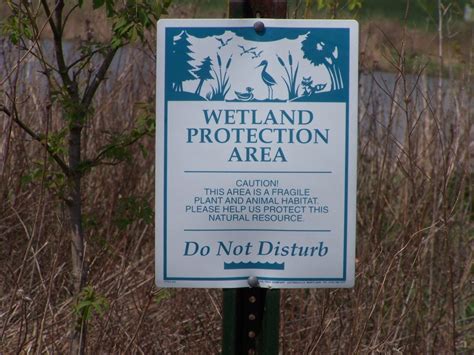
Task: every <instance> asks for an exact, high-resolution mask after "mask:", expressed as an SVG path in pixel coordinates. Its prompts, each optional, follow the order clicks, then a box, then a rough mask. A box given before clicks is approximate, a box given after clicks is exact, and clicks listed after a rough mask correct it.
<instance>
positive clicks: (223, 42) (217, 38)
mask: <svg viewBox="0 0 474 355" xmlns="http://www.w3.org/2000/svg"><path fill="white" fill-rule="evenodd" d="M232 38H234V37H230V38H228V39H226V40H225V41H224V40H223V39H222V38H219V37H216V40H218V41H219V43H220V44H221V45H220V46H219V47H218V49H221V48H222V47H225V46H227V45H228V44H229V42H230V41H232Z"/></svg>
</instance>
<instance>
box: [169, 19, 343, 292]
mask: <svg viewBox="0 0 474 355" xmlns="http://www.w3.org/2000/svg"><path fill="white" fill-rule="evenodd" d="M177 29H178V30H191V29H193V30H198V31H204V32H205V31H206V30H207V31H210V30H214V31H215V30H216V29H218V30H219V28H216V27H209V28H204V27H186V28H183V27H167V28H166V29H165V43H166V44H165V46H166V50H165V55H166V58H165V66H166V64H167V63H168V60H167V59H168V57H169V53H170V51H169V48H168V46H169V43H172V40H173V38H172V36H173V35H175V33H174V32H171V31H176V30H177ZM227 29H229V28H224V29H223V30H224V31H225V30H227ZM231 29H232V30H246V29H248V28H238V27H231ZM291 29H292V30H300V31H301V30H308V28H291ZM313 29H315V28H313ZM321 29H324V30H339V31H341V30H342V31H344V32H345V33H344V34H345V35H346V36H347V57H348V61H347V72H346V75H345V77H346V78H347V81H346V82H347V86H346V88H345V90H344V91H345V94H344V99H345V100H344V101H342V102H345V103H346V131H345V143H346V144H345V162H344V168H345V178H344V246H343V276H342V277H340V278H337V277H332V278H331V277H326V278H282V277H265V276H260V275H259V276H258V278H259V279H260V280H267V281H309V282H312V281H314V282H318V281H319V282H323V283H324V282H344V281H346V279H347V227H348V221H347V210H348V206H347V197H348V170H349V105H350V95H349V90H350V75H349V67H350V29H349V28H329V29H328V28H321ZM221 30H222V29H221ZM252 30H253V29H252ZM272 30H288V28H285V27H273V28H272ZM164 79H165V100H164V167H163V168H164V189H163V247H164V252H163V256H164V257H163V280H165V281H236V280H247V279H248V277H247V276H241V277H240V276H239V277H170V276H168V275H167V273H168V260H167V236H168V234H167V233H168V230H167V225H168V214H167V202H168V189H167V187H168V186H167V180H168V101H174V100H169V86H168V83H169V79H170V78H169V71H168V70H166V67H165V77H164ZM320 102H341V101H338V100H334V101H329V100H321V101H320Z"/></svg>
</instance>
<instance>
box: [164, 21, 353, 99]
mask: <svg viewBox="0 0 474 355" xmlns="http://www.w3.org/2000/svg"><path fill="white" fill-rule="evenodd" d="M165 62H166V73H167V77H166V88H167V93H168V97H167V99H168V100H177V101H230V102H232V101H236V102H289V101H290V102H291V101H296V102H344V101H347V98H348V75H349V29H347V28H311V29H308V28H291V29H290V30H289V29H288V28H275V27H272V28H267V29H266V30H265V33H264V34H263V35H260V34H258V33H256V32H255V30H254V29H253V28H252V27H246V28H228V29H224V28H223V29H220V28H215V27H213V28H203V27H199V28H192V27H184V28H183V27H180V28H167V29H166V61H165ZM257 79H258V80H257Z"/></svg>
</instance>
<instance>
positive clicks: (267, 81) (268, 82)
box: [256, 60, 276, 100]
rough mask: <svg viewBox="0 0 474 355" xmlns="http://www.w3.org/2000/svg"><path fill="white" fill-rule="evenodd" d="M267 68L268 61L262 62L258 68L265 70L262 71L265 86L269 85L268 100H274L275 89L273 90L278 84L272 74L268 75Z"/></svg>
mask: <svg viewBox="0 0 474 355" xmlns="http://www.w3.org/2000/svg"><path fill="white" fill-rule="evenodd" d="M267 66H268V62H267V61H266V60H262V62H261V63H260V64H259V65H257V66H256V68H258V67H263V69H262V80H263V82H264V83H265V85H267V88H268V99H269V100H273V88H272V86H273V85H275V84H276V81H275V79H273V77H272V76H271V75H270V74H268V72H267Z"/></svg>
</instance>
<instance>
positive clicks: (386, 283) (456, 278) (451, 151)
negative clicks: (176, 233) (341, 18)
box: [0, 31, 474, 354]
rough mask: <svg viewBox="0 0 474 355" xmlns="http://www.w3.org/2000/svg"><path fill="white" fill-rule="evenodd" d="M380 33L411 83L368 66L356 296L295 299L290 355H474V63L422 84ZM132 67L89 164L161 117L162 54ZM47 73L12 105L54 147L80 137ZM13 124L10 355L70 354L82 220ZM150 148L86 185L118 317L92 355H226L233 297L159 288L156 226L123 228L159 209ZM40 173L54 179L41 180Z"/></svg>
mask: <svg viewBox="0 0 474 355" xmlns="http://www.w3.org/2000/svg"><path fill="white" fill-rule="evenodd" d="M373 33H376V36H378V37H377V38H378V39H377V42H378V43H380V45H381V47H383V48H384V50H383V55H384V57H383V58H382V59H379V61H383V62H384V65H386V66H388V67H391V68H392V70H393V72H395V74H392V75H391V76H390V77H387V76H384V77H382V76H380V74H379V73H374V72H371V71H369V69H371V66H369V65H367V66H363V67H362V74H361V87H360V90H361V93H360V96H361V101H360V103H359V107H360V114H359V124H360V132H361V134H360V141H359V162H358V164H359V175H358V206H357V210H358V212H357V265H356V273H357V278H356V286H355V288H354V289H350V290H343V289H340V290H318V289H312V290H284V291H282V294H281V297H282V315H281V330H280V339H281V340H280V342H281V344H280V345H281V351H282V352H283V353H295V354H301V353H323V354H325V353H375V352H381V353H396V352H403V353H455V352H460V353H466V354H467V353H471V352H472V351H474V343H473V342H474V339H473V334H474V318H473V317H474V310H473V308H474V299H473V289H472V260H473V253H472V242H473V237H472V236H473V215H472V213H473V212H472V202H473V189H472V187H473V185H472V176H473V170H472V167H470V166H469V163H470V159H472V156H471V157H470V156H469V149H468V146H469V142H470V138H469V132H470V130H471V129H472V110H473V106H472V105H473V104H472V88H473V82H472V74H473V73H472V64H473V63H472V56H471V59H467V60H466V62H467V64H466V65H465V67H464V70H462V71H461V72H460V73H452V75H451V77H449V78H446V77H441V78H440V79H438V78H436V79H434V78H429V77H426V76H425V74H424V72H423V71H422V66H418V67H414V68H411V70H410V72H412V73H413V72H415V74H414V75H408V74H407V68H406V65H405V64H406V63H407V61H406V59H407V57H406V42H405V41H404V39H403V36H402V37H401V39H400V38H399V40H398V41H397V42H394V43H396V45H392V44H390V43H389V41H388V40H387V38H386V37H385V36H383V35H381V34H380V32H376V31H374V32H373ZM369 40H371V39H370V38H369ZM470 46H471V47H470V51H471V53H472V50H473V49H472V42H471V44H470ZM0 50H1V51H2V52H0V62H1V61H2V60H3V59H7V64H6V65H2V66H0V79H1V78H4V77H5V76H6V73H7V72H9V70H10V69H11V68H12V67H13V66H14V63H15V61H16V58H17V57H18V55H21V53H20V54H18V53H17V52H16V50H14V49H13V48H12V47H11V46H10V45H9V44H8V43H6V42H3V43H2V48H1V49H0ZM467 58H469V57H467ZM119 59H120V60H121V62H120V64H119V66H120V68H121V69H120V70H119V71H117V72H116V73H115V74H114V75H110V78H109V79H108V80H107V83H106V85H104V86H103V87H102V88H101V91H100V92H99V94H98V97H97V100H96V111H95V114H94V119H93V120H91V122H90V124H89V125H88V126H87V130H86V138H85V141H84V145H85V147H86V148H85V151H86V152H85V154H86V155H88V154H91V155H92V152H93V151H95V149H96V148H97V147H98V146H100V145H102V144H103V143H104V142H105V139H106V133H104V132H107V131H109V130H111V131H121V130H124V129H126V128H127V127H129V126H130V125H131V124H132V122H133V120H134V117H135V116H136V115H137V112H138V108H137V106H136V105H135V103H136V102H153V97H154V66H153V60H154V59H153V56H152V54H151V52H145V51H142V50H139V49H137V48H133V49H129V50H128V51H125V52H122V54H121V58H119ZM144 63H145V65H144ZM365 63H368V62H367V61H366V62H365ZM37 69H38V64H37V63H36V62H35V60H34V59H33V58H29V59H28V61H27V62H24V63H23V64H22V69H21V71H19V73H18V78H17V79H18V80H17V81H15V76H12V77H11V78H10V80H7V81H6V82H5V83H4V85H3V88H1V89H2V90H3V91H0V92H2V95H3V94H5V95H6V94H9V95H12V94H13V93H14V92H15V91H16V97H17V102H18V103H21V104H20V105H19V106H18V107H19V111H20V112H19V113H20V115H21V116H22V117H24V119H25V120H26V121H27V122H28V123H29V124H31V125H32V126H33V127H35V129H36V130H37V131H38V132H43V133H44V132H46V131H47V130H50V131H52V130H53V129H57V128H58V127H61V126H62V125H63V124H64V122H63V121H62V117H61V112H60V109H59V107H58V106H57V104H54V105H53V107H52V110H51V115H50V114H48V112H49V111H48V109H47V107H48V102H49V98H48V94H47V90H45V87H46V86H45V83H44V79H43V76H42V75H41V73H39V72H38V71H37ZM413 69H414V70H413ZM417 73H418V74H419V75H418V74H417ZM388 79H389V80H388ZM438 80H439V81H440V83H439V82H438ZM441 82H442V83H441ZM438 84H439V85H440V86H439V87H438ZM2 99H3V98H2ZM5 99H6V100H7V101H8V99H7V98H5ZM0 117H1V119H2V120H1V121H0V127H2V128H3V130H2V135H1V139H0V147H2V148H0V153H2V152H3V153H2V154H0V155H1V156H0V158H1V159H0V160H1V161H2V163H4V169H3V172H0V173H2V175H1V180H0V181H1V183H0V194H1V196H2V197H1V198H0V265H1V269H2V271H3V272H2V277H1V278H0V349H1V352H4V353H33V352H35V353H36V352H38V353H64V352H66V351H67V347H68V329H69V328H70V324H71V322H72V312H73V304H72V297H71V294H70V291H69V290H70V289H71V284H70V275H69V273H70V265H69V264H70V241H69V238H68V236H67V235H66V233H65V231H66V227H65V224H66V223H67V212H66V208H65V206H64V204H63V202H62V201H61V199H60V198H59V197H57V196H56V194H55V191H57V190H55V189H54V188H50V185H51V183H52V182H53V181H54V179H53V178H52V177H51V172H53V171H55V169H56V168H55V167H54V165H53V164H52V163H51V162H49V161H48V160H47V159H46V157H45V154H44V152H42V151H41V149H40V147H39V146H38V144H37V143H36V142H32V141H31V140H29V139H28V137H27V136H26V135H25V134H24V133H23V132H22V131H21V130H20V129H19V128H18V127H17V126H15V125H12V126H11V129H10V126H9V124H8V120H7V117H5V116H0ZM7 142H8V154H6V153H7V151H6V149H5V147H6V143H7ZM141 143H142V145H143V148H144V149H145V150H146V151H147V152H148V155H146V154H145V155H144V154H143V152H142V149H140V148H139V147H138V146H136V147H135V148H134V149H133V159H131V160H130V161H128V162H125V163H122V164H120V165H117V166H104V167H100V168H98V169H96V170H94V171H93V172H92V173H91V174H89V175H88V176H87V177H86V178H85V181H84V186H83V188H84V206H85V207H84V208H85V211H84V212H85V215H86V220H87V223H86V227H87V229H86V233H87V247H86V255H87V258H88V259H89V261H90V274H89V283H90V285H92V286H93V288H94V289H95V290H96V291H97V293H98V294H100V295H102V296H103V297H105V298H106V299H107V302H108V309H107V310H106V311H105V312H104V313H103V314H102V315H99V314H96V315H94V316H93V317H92V319H91V320H90V327H89V335H88V348H87V349H88V353H91V354H96V353H114V354H116V353H141V354H151V353H189V354H197V353H217V352H219V350H220V339H221V331H222V330H221V322H222V318H221V315H222V309H221V308H222V305H221V299H222V293H221V291H220V290H193V289H174V290H169V291H167V290H158V289H156V287H155V286H154V282H153V277H154V270H153V262H154V257H153V254H154V245H153V244H154V243H153V239H154V236H153V226H152V225H151V224H148V223H146V221H145V220H143V219H140V218H137V219H135V220H133V221H132V223H131V224H129V225H127V226H126V228H124V229H123V228H119V226H118V225H117V223H116V221H117V217H119V216H118V215H119V211H120V206H121V203H122V202H123V201H124V200H125V199H126V198H128V197H132V196H134V197H139V198H140V199H141V200H142V201H146V203H147V204H148V205H150V206H153V204H154V201H153V191H154V153H153V150H154V143H153V139H152V138H146V139H144V140H143V141H142V142H141ZM38 164H46V165H47V167H48V169H47V171H46V172H45V173H42V174H39V175H38V176H36V177H35V178H34V179H32V180H31V181H26V180H25V178H24V177H25V176H27V175H28V174H30V173H31V172H32V171H33V170H34V168H35V166H37V165H38ZM22 177H23V178H22Z"/></svg>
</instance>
